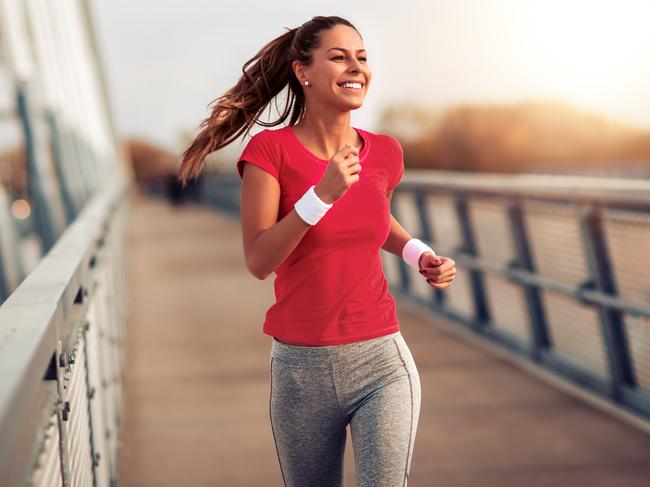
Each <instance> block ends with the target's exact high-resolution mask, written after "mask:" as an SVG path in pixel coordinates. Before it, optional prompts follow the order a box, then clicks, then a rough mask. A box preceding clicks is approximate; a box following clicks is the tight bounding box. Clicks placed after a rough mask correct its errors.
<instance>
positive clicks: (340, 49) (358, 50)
mask: <svg viewBox="0 0 650 487" xmlns="http://www.w3.org/2000/svg"><path fill="white" fill-rule="evenodd" d="M332 49H338V50H339V51H345V52H347V49H343V48H342V47H330V48H329V49H328V50H327V52H330V51H331V50H332ZM362 51H365V49H357V52H362Z"/></svg>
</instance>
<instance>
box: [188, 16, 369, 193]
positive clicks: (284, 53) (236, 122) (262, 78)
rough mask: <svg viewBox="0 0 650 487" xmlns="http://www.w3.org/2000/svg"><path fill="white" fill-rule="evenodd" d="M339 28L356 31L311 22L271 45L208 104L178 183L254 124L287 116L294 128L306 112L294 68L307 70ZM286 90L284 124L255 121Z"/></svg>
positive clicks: (328, 21) (327, 21)
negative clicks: (324, 39) (325, 37)
mask: <svg viewBox="0 0 650 487" xmlns="http://www.w3.org/2000/svg"><path fill="white" fill-rule="evenodd" d="M337 24H343V25H347V26H349V27H352V28H353V29H354V30H357V29H356V27H354V25H352V24H351V23H350V22H349V21H347V20H345V19H344V18H342V17H337V16H329V17H323V16H317V17H312V19H311V20H309V21H307V22H305V23H304V24H302V25H301V26H300V27H296V28H293V29H289V30H288V32H286V33H284V34H282V35H281V36H279V37H277V38H275V39H273V40H272V41H270V42H268V43H267V44H266V45H265V46H264V47H262V49H261V50H260V51H259V52H258V53H257V54H255V56H253V57H252V58H251V59H249V60H248V61H246V63H245V64H244V66H243V68H242V72H243V75H242V76H241V77H240V78H239V80H238V81H237V83H236V84H235V85H234V86H233V87H231V88H229V89H228V91H226V93H224V94H223V95H222V96H220V97H219V98H217V99H215V100H213V101H211V102H210V104H208V107H210V106H211V105H213V104H214V106H213V108H212V113H211V114H210V116H209V117H208V118H206V119H205V120H203V121H202V122H201V124H200V127H202V128H203V130H201V132H199V134H198V135H197V136H196V138H195V139H194V140H193V141H192V143H191V144H190V145H189V147H188V148H187V149H185V151H184V152H183V155H182V159H181V165H180V170H179V180H180V181H181V182H182V183H183V187H185V185H186V184H187V181H188V179H189V178H196V177H197V176H198V175H199V173H200V172H201V170H202V169H203V166H204V164H205V158H206V157H207V156H208V154H210V153H212V152H214V151H216V150H219V149H221V148H222V147H224V146H226V145H228V144H230V143H231V142H233V141H234V140H236V139H237V138H238V137H239V136H241V135H242V133H244V132H245V133H246V134H248V132H250V129H251V128H252V126H253V125H254V124H255V122H257V123H258V124H259V125H262V126H264V127H273V126H275V125H279V124H281V123H282V122H284V121H285V120H286V119H287V117H288V116H289V113H291V119H290V121H289V124H290V125H294V124H295V123H296V122H297V121H298V120H299V119H300V117H301V116H302V114H303V113H304V110H305V95H304V93H303V91H302V86H301V85H300V82H299V81H298V79H297V78H296V76H295V75H294V73H293V69H292V67H291V63H292V62H293V61H300V62H301V63H302V64H303V65H305V66H309V65H310V64H311V63H312V61H313V59H312V51H313V49H315V48H317V47H319V45H320V37H321V35H320V34H321V32H322V31H324V30H328V29H331V28H332V27H334V26H335V25H337ZM285 29H287V27H285ZM357 32H358V31H357ZM359 35H361V34H359ZM287 84H289V96H287V101H286V103H285V107H284V112H283V113H282V115H280V118H279V119H277V120H276V121H274V122H268V123H266V122H261V121H259V120H257V119H258V117H259V116H260V115H261V114H262V113H264V110H265V109H266V106H267V105H268V104H269V103H270V102H271V101H272V100H273V98H274V97H275V96H276V95H278V94H279V93H280V91H282V90H283V89H284V87H285V86H286V85H287Z"/></svg>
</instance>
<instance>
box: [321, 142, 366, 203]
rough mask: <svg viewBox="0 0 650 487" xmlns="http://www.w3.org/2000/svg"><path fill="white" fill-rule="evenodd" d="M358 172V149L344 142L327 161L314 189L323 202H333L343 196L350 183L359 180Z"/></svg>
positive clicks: (359, 168)
mask: <svg viewBox="0 0 650 487" xmlns="http://www.w3.org/2000/svg"><path fill="white" fill-rule="evenodd" d="M360 172H361V164H360V163H359V150H358V149H356V148H354V147H352V146H351V145H349V144H345V145H344V146H343V147H341V148H340V149H339V150H338V152H337V153H336V154H334V155H333V156H332V158H331V159H330V160H329V161H327V167H326V168H325V173H324V174H323V176H322V177H321V179H320V181H318V183H317V184H316V186H315V187H314V191H315V192H316V195H317V196H318V197H319V198H320V199H321V200H323V201H324V202H325V203H328V204H330V203H333V202H334V201H336V200H337V199H339V198H340V197H341V196H343V195H344V194H345V192H346V191H347V190H348V188H349V187H350V186H351V185H352V184H354V183H356V182H357V181H359V173H360Z"/></svg>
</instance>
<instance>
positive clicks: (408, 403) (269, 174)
mask: <svg viewBox="0 0 650 487" xmlns="http://www.w3.org/2000/svg"><path fill="white" fill-rule="evenodd" d="M243 73H244V74H243V76H242V77H241V78H240V79H239V81H238V82H237V84H236V85H235V86H234V87H232V88H231V89H230V90H228V91H227V92H226V93H225V94H224V95H223V96H222V97H220V98H218V99H217V100H216V105H215V106H214V108H213V111H212V114H211V116H210V117H209V118H207V119H206V120H205V121H204V122H203V123H202V124H201V126H202V127H205V128H204V129H203V131H201V132H200V133H199V135H198V136H197V137H196V139H195V140H194V141H193V142H192V144H191V145H190V146H189V147H188V148H187V149H186V151H185V152H184V154H183V161H182V164H181V170H180V178H181V180H182V181H183V182H185V181H187V179H188V178H190V177H196V175H197V174H199V172H200V171H201V169H202V167H203V162H204V159H205V157H206V156H207V155H208V154H209V153H211V152H213V151H215V150H218V149H219V148H221V147H223V146H225V145H227V144H229V143H230V142H232V141H233V140H235V139H236V138H238V137H239V136H240V135H241V134H242V133H243V132H244V131H246V133H248V131H249V130H248V129H250V128H251V126H252V125H254V124H255V123H256V122H257V123H259V124H260V125H263V126H266V127H272V126H276V125H279V124H281V123H282V122H284V121H285V120H286V119H287V118H288V117H289V115H290V121H289V124H288V125H287V126H285V127H283V128H280V129H274V130H269V129H268V128H267V129H264V130H262V131H261V132H259V133H257V134H255V135H254V136H253V137H252V138H251V139H250V140H249V141H248V144H247V145H246V147H245V148H244V151H243V153H242V154H241V156H240V158H239V160H238V162H237V170H238V172H239V175H240V177H241V178H242V187H241V223H242V234H243V245H244V254H245V259H246V265H247V267H248V269H249V270H250V272H251V273H252V274H253V275H254V276H255V277H257V278H258V279H266V277H267V276H268V275H270V274H271V273H272V272H274V273H275V274H276V277H275V282H274V286H275V296H276V302H275V303H274V304H273V305H272V306H271V307H270V308H269V309H268V310H267V312H266V318H265V321H264V324H263V332H264V333H266V334H268V335H270V336H272V337H273V340H272V345H271V352H270V357H269V358H270V398H269V415H270V420H271V428H272V432H273V438H274V441H275V446H276V451H277V454H278V461H279V464H280V470H281V473H282V477H283V480H284V484H285V486H290V487H321V486H322V487H337V486H341V485H343V457H344V448H345V442H346V427H347V426H348V424H349V425H350V432H351V436H352V444H353V450H354V458H355V466H356V474H357V485H358V486H359V487H370V486H372V487H381V486H385V487H397V486H406V485H407V481H408V474H409V469H410V464H411V457H412V454H413V445H414V441H415V434H416V430H417V425H418V418H419V413H420V401H421V389H420V379H419V375H418V371H417V368H416V365H415V362H414V361H413V357H412V355H411V352H410V350H409V347H408V346H407V344H406V342H405V341H404V338H403V337H402V335H401V333H400V325H399V321H398V318H397V315H396V307H395V300H394V299H393V297H392V296H391V294H390V293H389V291H388V289H387V281H386V278H385V276H384V273H383V268H382V261H381V252H380V250H381V249H382V248H383V249H385V250H386V251H388V252H391V253H393V254H396V255H398V256H400V257H402V258H404V260H406V262H408V263H409V264H410V265H411V266H413V267H414V268H415V269H419V271H420V273H421V275H422V276H423V279H426V280H427V282H428V283H429V285H430V286H431V287H434V288H437V289H444V288H446V287H447V286H449V285H450V283H451V282H452V281H453V279H454V277H455V274H456V269H455V265H454V261H453V260H452V259H450V258H446V257H442V256H436V254H435V252H434V251H433V250H432V249H431V248H430V247H428V246H427V245H426V244H424V243H423V242H421V241H420V240H418V239H414V238H411V236H410V235H409V234H408V233H407V232H406V230H404V228H402V226H401V225H400V224H399V223H398V222H397V220H395V218H393V217H392V215H391V214H390V198H391V195H392V192H393V190H394V189H395V187H396V186H397V184H398V183H399V181H400V179H401V177H402V175H403V172H404V163H403V153H402V147H401V145H400V143H399V142H398V141H397V140H396V139H394V138H392V137H390V136H388V135H383V134H378V133H373V132H370V131H366V130H363V129H360V128H354V127H351V126H350V111H351V110H355V109H357V108H359V107H361V105H362V103H363V100H364V98H365V96H366V94H367V92H368V87H369V85H370V80H371V77H372V74H371V71H370V66H369V64H368V59H367V52H366V51H365V49H364V46H363V40H362V38H361V35H360V34H359V32H358V31H357V30H356V28H355V27H354V26H353V25H352V24H351V23H350V22H348V21H347V20H345V19H343V18H341V17H336V16H332V17H321V16H319V17H313V18H312V19H311V20H310V21H308V22H306V23H304V24H303V25H302V26H301V27H299V28H295V29H291V30H289V31H288V32H287V33H285V34H283V35H281V36H280V37H278V38H276V39H274V40H272V41H271V42H269V43H268V44H266V45H265V46H264V47H263V48H262V50H261V51H260V52H258V53H257V54H256V55H255V57H253V58H252V59H250V60H249V61H248V62H247V63H246V64H245V65H244V67H243ZM287 85H288V93H289V96H288V97H287V100H286V104H285V108H284V112H283V113H282V115H281V116H280V118H279V119H278V120H277V121H275V122H272V123H263V122H260V121H258V120H257V118H258V117H259V116H260V114H261V113H262V112H263V111H264V109H265V108H266V107H267V105H268V104H269V103H270V102H271V100H273V99H274V98H275V97H276V95H278V94H279V93H280V92H281V91H282V90H283V89H284V88H285V87H286V86H287Z"/></svg>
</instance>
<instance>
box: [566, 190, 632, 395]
mask: <svg viewBox="0 0 650 487" xmlns="http://www.w3.org/2000/svg"><path fill="white" fill-rule="evenodd" d="M578 219H579V225H580V232H581V234H582V241H583V244H584V250H585V257H586V261H587V265H588V268H589V271H590V274H591V277H592V279H593V280H594V282H595V284H596V286H597V289H598V290H599V291H601V292H603V293H605V294H609V295H613V296H615V295H616V294H617V291H616V285H615V283H614V278H613V276H612V271H611V262H610V259H609V252H608V251H607V246H606V244H605V236H604V234H603V228H602V217H601V211H600V209H599V208H597V207H596V205H595V204H593V203H592V204H587V205H582V206H580V207H579V215H578ZM597 307H598V316H599V318H600V326H601V333H602V337H603V340H604V344H605V348H606V350H607V358H608V361H609V370H610V375H611V383H610V394H611V396H612V398H614V399H615V400H617V401H619V400H620V399H621V386H623V385H629V386H631V385H634V383H635V380H634V374H633V372H632V367H631V364H630V355H629V351H628V346H627V338H626V336H625V327H624V323H623V317H622V313H621V311H619V310H617V309H613V308H611V307H609V306H607V305H605V304H598V305H597Z"/></svg>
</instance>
